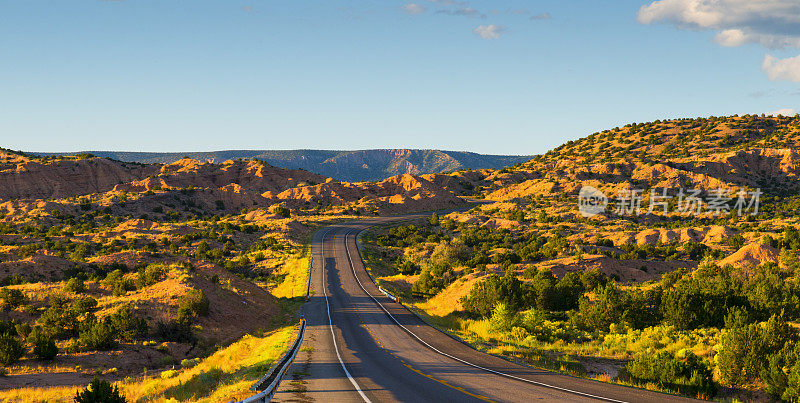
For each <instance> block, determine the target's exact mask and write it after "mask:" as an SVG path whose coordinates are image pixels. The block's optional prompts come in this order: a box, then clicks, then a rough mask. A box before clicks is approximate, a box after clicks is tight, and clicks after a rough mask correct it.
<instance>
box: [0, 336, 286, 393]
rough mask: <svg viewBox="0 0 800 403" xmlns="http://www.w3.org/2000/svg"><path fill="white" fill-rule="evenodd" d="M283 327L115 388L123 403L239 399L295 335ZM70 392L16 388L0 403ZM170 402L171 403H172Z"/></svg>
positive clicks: (63, 388) (71, 389)
mask: <svg viewBox="0 0 800 403" xmlns="http://www.w3.org/2000/svg"><path fill="white" fill-rule="evenodd" d="M296 331H297V328H296V326H287V327H284V328H281V329H278V330H276V331H273V332H270V333H268V334H265V335H264V336H250V335H247V336H244V337H243V338H242V339H240V340H239V341H237V342H235V343H233V344H231V345H230V346H228V347H226V348H223V349H220V350H219V351H217V352H216V353H214V354H212V355H211V356H209V357H208V358H206V359H203V360H201V361H200V362H199V363H197V365H195V366H193V367H190V368H182V369H177V370H175V371H164V372H162V373H160V374H156V375H152V376H147V377H145V378H143V379H139V380H126V381H124V382H120V383H118V385H119V387H120V388H121V389H122V391H123V393H124V394H125V396H126V398H127V400H128V401H129V402H166V401H197V402H220V401H230V400H231V399H237V400H239V399H243V398H245V397H248V396H249V395H251V394H252V392H250V391H249V390H248V388H249V387H250V385H252V383H253V382H255V381H256V380H258V379H260V378H261V376H263V374H264V373H265V372H266V370H267V369H268V368H269V367H270V365H272V363H273V361H275V360H276V359H277V358H278V357H280V355H281V354H282V353H283V352H284V351H285V350H286V348H287V346H288V345H289V343H291V341H292V340H293V337H294V335H295V334H296ZM77 389H78V388H76V387H53V388H19V389H13V390H7V391H0V400H2V401H4V402H68V401H72V397H73V396H75V391H76V390H77ZM172 399H174V400H172Z"/></svg>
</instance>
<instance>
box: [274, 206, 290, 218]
mask: <svg viewBox="0 0 800 403" xmlns="http://www.w3.org/2000/svg"><path fill="white" fill-rule="evenodd" d="M272 212H273V213H275V214H277V215H279V216H281V217H283V218H289V217H290V216H291V215H292V212H291V210H289V209H288V208H286V207H283V206H276V207H275V208H273V209H272Z"/></svg>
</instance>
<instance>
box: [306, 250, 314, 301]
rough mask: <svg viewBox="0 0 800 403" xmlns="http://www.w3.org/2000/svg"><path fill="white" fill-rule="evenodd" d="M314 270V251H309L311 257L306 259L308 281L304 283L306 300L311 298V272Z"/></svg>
mask: <svg viewBox="0 0 800 403" xmlns="http://www.w3.org/2000/svg"><path fill="white" fill-rule="evenodd" d="M313 272H314V252H313V251H312V252H311V258H310V259H309V260H308V282H307V283H306V301H308V299H309V298H311V274H312V273H313Z"/></svg>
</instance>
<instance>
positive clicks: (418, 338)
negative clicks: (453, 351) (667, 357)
mask: <svg viewBox="0 0 800 403" xmlns="http://www.w3.org/2000/svg"><path fill="white" fill-rule="evenodd" d="M354 231H355V232H354ZM361 231H363V230H357V231H356V230H350V232H349V233H348V234H345V238H344V249H345V251H346V252H347V260H349V263H350V269H352V270H353V277H355V278H356V281H357V282H358V286H359V287H361V289H362V290H363V291H364V293H365V294H367V295H368V296H369V297H370V298H372V300H373V301H375V303H376V304H378V306H379V307H380V308H381V309H382V310H383V312H384V313H386V315H389V318H391V319H392V321H394V323H396V324H397V326H400V327H401V328H403V330H405V331H406V332H407V333H408V334H410V335H411V336H413V337H414V338H415V339H417V340H418V341H419V342H420V343H422V344H424V345H425V346H426V347H428V348H430V349H431V350H433V351H435V352H437V353H439V354H441V355H443V356H445V357H448V358H451V359H454V360H456V361H458V362H461V363H464V364H466V365H469V366H471V367H473V368H477V369H480V370H483V371H486V372H489V373H493V374H496V375H500V376H504V377H506V378H510V379H515V380H518V381H522V382H527V383H530V384H533V385H537V386H543V387H546V388H550V389H555V390H559V391H562V392H567V393H572V394H575V395H579V396H585V397H590V398H593V399H599V400H604V401H607V402H615V403H627V402H625V401H624V400H616V399H611V398H608V397H603V396H597V395H593V394H590V393H584V392H579V391H577V390H572V389H567V388H562V387H559V386H555V385H550V384H546V383H542V382H537V381H533V380H530V379H525V378H520V377H518V376H514V375H511V374H506V373H503V372H500V371H495V370H493V369H490V368H484V367H481V366H480V365H476V364H473V363H471V362H469V361H465V360H462V359H461V358H458V357H455V356H452V355H450V354H447V353H445V352H443V351H441V350H439V349H437V348H436V347H434V346H432V345H430V344H428V343H427V342H426V341H425V340H422V339H421V338H420V337H419V336H417V335H416V334H414V332H412V331H411V330H409V329H408V328H407V327H405V326H403V325H402V324H400V322H398V321H397V319H395V317H394V316H393V315H392V314H391V313H389V311H388V310H387V309H386V308H385V307H384V306H383V304H381V303H380V301H378V300H377V299H376V298H375V297H373V296H372V294H370V293H369V292H367V289H366V288H364V285H363V284H361V280H359V279H358V275H357V274H356V268H355V266H354V265H353V258H352V257H350V247H349V246H348V245H347V235H352V234H354V233H355V234H357V233H358V232H361Z"/></svg>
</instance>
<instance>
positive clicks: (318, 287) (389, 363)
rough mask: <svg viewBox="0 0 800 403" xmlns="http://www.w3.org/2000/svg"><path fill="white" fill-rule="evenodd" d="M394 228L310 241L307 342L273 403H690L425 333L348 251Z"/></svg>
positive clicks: (336, 230) (353, 230) (363, 224)
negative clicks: (363, 236) (369, 235)
mask: <svg viewBox="0 0 800 403" xmlns="http://www.w3.org/2000/svg"><path fill="white" fill-rule="evenodd" d="M406 218H408V217H406ZM397 219H398V218H374V219H369V220H364V221H359V222H354V223H347V224H338V225H334V226H331V227H327V228H325V229H323V230H320V231H318V232H317V233H316V234H315V235H314V238H313V241H312V242H313V244H312V255H313V265H312V266H313V267H312V275H311V289H312V294H311V298H310V300H309V302H307V303H306V304H305V305H304V307H303V314H304V315H305V317H306V320H307V328H306V333H305V337H304V339H303V343H302V349H301V351H300V352H299V353H298V355H297V357H296V358H295V361H294V363H293V364H292V367H291V368H290V369H289V371H288V373H287V375H286V377H285V378H284V380H283V382H282V383H281V386H280V388H279V389H278V392H277V393H276V394H275V396H274V398H273V401H280V402H291V401H294V402H297V401H301V402H302V401H318V402H390V401H400V402H444V401H447V402H455V401H458V402H464V403H466V402H477V401H500V402H528V401H534V400H537V401H560V402H563V401H606V402H669V401H688V399H684V398H681V397H677V396H671V395H665V394H660V393H656V392H650V391H645V390H640V389H635V388H628V387H623V386H617V385H610V384H606V383H601V382H596V381H592V380H587V379H580V378H575V377H571V376H566V375H561V374H556V373H553V372H549V371H545V370H540V369H536V368H531V367H527V366H523V365H518V364H515V363H512V362H509V361H507V360H504V359H502V358H499V357H496V356H493V355H489V354H485V353H482V352H479V351H477V350H475V349H473V348H471V347H469V346H468V345H466V344H463V343H461V342H459V341H457V340H455V339H453V338H451V337H450V336H448V335H446V334H444V333H442V332H440V331H438V330H436V329H435V328H433V327H431V326H429V325H427V324H426V323H425V322H423V321H422V320H421V319H419V318H418V317H417V316H416V315H414V314H413V313H411V312H410V311H408V310H407V309H406V308H405V307H403V306H402V305H400V304H398V303H395V302H392V300H390V299H389V298H388V297H386V296H384V295H383V294H382V293H381V292H380V290H378V288H377V286H376V285H375V284H374V283H373V282H372V280H371V279H370V277H369V275H368V274H367V272H366V270H365V268H364V264H363V261H362V260H361V256H360V253H359V251H358V247H357V245H356V237H357V234H358V233H359V232H361V231H363V230H364V229H366V228H369V227H371V226H374V225H380V224H383V223H387V222H390V221H392V220H397Z"/></svg>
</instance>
